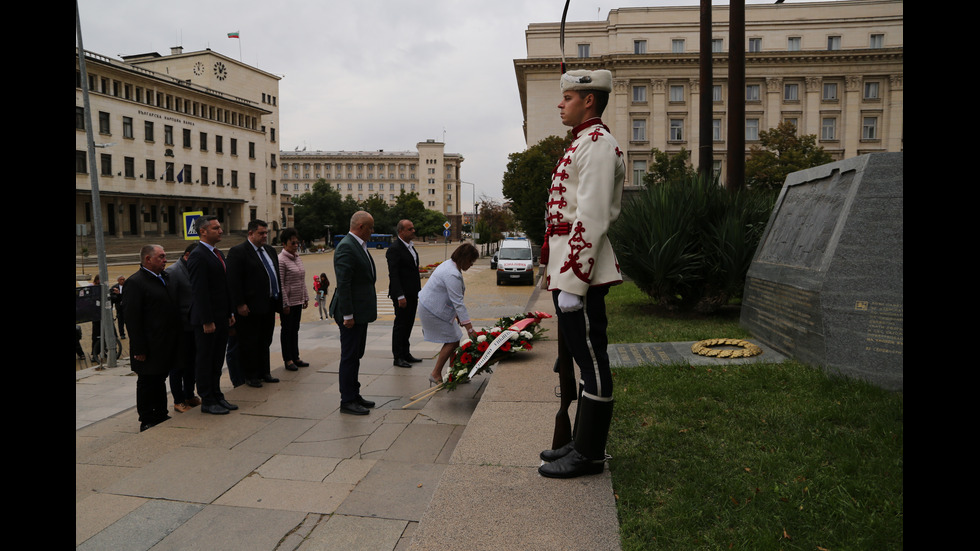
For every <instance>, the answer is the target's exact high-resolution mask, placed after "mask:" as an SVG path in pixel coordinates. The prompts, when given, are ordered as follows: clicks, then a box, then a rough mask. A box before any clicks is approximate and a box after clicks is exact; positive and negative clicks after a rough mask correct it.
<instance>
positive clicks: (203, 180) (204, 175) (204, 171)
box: [201, 166, 208, 186]
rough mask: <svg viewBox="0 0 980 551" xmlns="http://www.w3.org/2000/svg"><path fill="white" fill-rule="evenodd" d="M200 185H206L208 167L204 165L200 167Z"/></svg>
mask: <svg viewBox="0 0 980 551" xmlns="http://www.w3.org/2000/svg"><path fill="white" fill-rule="evenodd" d="M201 185H202V186H206V185H208V167H206V166H202V167H201Z"/></svg>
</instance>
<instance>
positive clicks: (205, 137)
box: [201, 132, 208, 151]
mask: <svg viewBox="0 0 980 551" xmlns="http://www.w3.org/2000/svg"><path fill="white" fill-rule="evenodd" d="M207 150H208V133H207V132H201V151H207Z"/></svg>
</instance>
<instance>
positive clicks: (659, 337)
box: [607, 284, 904, 551]
mask: <svg viewBox="0 0 980 551" xmlns="http://www.w3.org/2000/svg"><path fill="white" fill-rule="evenodd" d="M630 287H632V285H631V284H626V285H620V286H617V287H614V288H613V289H614V290H615V296H614V292H611V293H610V299H609V300H607V307H608V308H609V310H610V314H609V317H610V321H611V323H610V335H609V336H610V341H611V342H652V341H656V342H663V341H689V340H699V339H702V338H710V337H720V336H730V337H738V338H744V337H746V336H748V335H746V334H745V333H744V332H741V333H737V332H736V331H737V330H738V331H740V330H739V329H738V327H737V323H738V317H737V315H731V314H728V315H723V316H721V319H720V320H705V319H694V318H664V317H661V316H656V315H651V314H650V313H649V312H644V311H643V308H649V307H645V306H641V305H640V303H641V302H642V301H643V299H644V298H645V295H642V293H640V292H639V291H636V290H635V287H633V290H632V292H631V290H630ZM616 317H626V319H625V320H623V321H620V322H619V323H621V324H622V325H619V326H617V328H616V329H613V326H612V321H613V320H614V319H615V318H616ZM702 325H703V326H705V327H702ZM613 381H614V384H615V393H614V396H615V398H616V405H615V413H614V416H613V422H612V427H611V431H610V435H609V443H608V446H607V450H608V452H609V453H610V454H611V455H612V456H613V459H612V461H610V463H609V468H610V471H611V472H612V481H613V488H614V491H615V492H616V498H617V508H618V512H619V521H620V536H621V542H622V546H623V549H625V550H640V549H751V550H755V549H773V550H777V549H779V550H790V549H801V550H808V551H818V550H821V549H824V550H829V551H838V550H851V549H871V550H879V549H901V548H903V547H904V536H903V527H904V491H903V486H904V484H903V477H904V420H903V415H904V401H903V395H902V393H892V392H887V391H884V390H881V389H879V388H877V387H875V386H873V385H870V384H868V383H864V382H861V381H855V380H851V379H846V378H840V377H828V376H827V375H826V374H825V373H824V372H823V371H821V370H819V369H814V368H811V367H809V366H806V365H803V364H800V363H797V362H792V361H787V362H784V363H779V364H753V365H742V366H739V365H732V366H729V367H722V368H718V367H714V368H709V367H704V366H698V367H691V366H687V365H683V366H679V365H672V366H644V367H634V368H617V369H614V370H613Z"/></svg>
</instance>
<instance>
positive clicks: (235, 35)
mask: <svg viewBox="0 0 980 551" xmlns="http://www.w3.org/2000/svg"><path fill="white" fill-rule="evenodd" d="M228 38H237V39H239V40H241V37H240V36H238V31H235V32H233V33H228Z"/></svg>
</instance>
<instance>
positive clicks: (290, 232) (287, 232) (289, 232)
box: [279, 228, 299, 245]
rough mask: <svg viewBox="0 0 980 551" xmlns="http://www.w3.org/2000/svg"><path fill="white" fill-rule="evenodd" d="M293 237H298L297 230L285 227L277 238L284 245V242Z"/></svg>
mask: <svg viewBox="0 0 980 551" xmlns="http://www.w3.org/2000/svg"><path fill="white" fill-rule="evenodd" d="M293 237H296V238H297V239H298V238H299V232H298V231H296V228H286V229H284V230H282V234H281V235H280V236H279V240H280V241H281V242H282V244H283V245H285V244H286V243H289V240H290V239H292V238H293Z"/></svg>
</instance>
